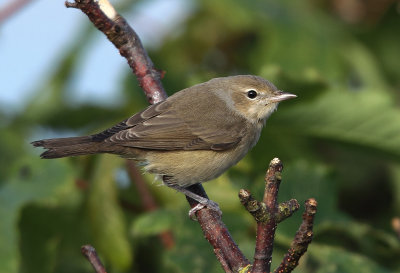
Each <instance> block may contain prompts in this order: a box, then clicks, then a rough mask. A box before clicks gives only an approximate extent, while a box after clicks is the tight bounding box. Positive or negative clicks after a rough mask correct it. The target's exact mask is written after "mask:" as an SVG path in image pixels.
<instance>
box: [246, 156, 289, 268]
mask: <svg viewBox="0 0 400 273" xmlns="http://www.w3.org/2000/svg"><path fill="white" fill-rule="evenodd" d="M282 169H283V165H282V162H281V161H280V160H279V159H278V158H274V159H272V160H271V163H270V164H269V168H268V171H267V174H266V176H265V182H266V184H265V191H264V198H263V202H264V203H265V205H266V210H267V212H268V213H269V214H270V215H272V216H275V215H276V214H277V212H278V207H277V197H278V189H279V185H280V182H281V172H282ZM276 225H277V221H276V219H275V217H268V219H267V220H266V221H265V222H264V221H260V222H257V240H256V248H255V252H254V263H253V268H252V272H253V273H256V272H257V273H258V272H269V271H270V268H271V260H272V247H273V243H274V238H275V230H276Z"/></svg>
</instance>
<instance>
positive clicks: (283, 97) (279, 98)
mask: <svg viewBox="0 0 400 273" xmlns="http://www.w3.org/2000/svg"><path fill="white" fill-rule="evenodd" d="M294 98H297V96H296V95H294V94H290V93H286V92H282V91H278V92H275V94H274V96H273V97H270V98H269V101H270V102H280V101H283V100H288V99H294Z"/></svg>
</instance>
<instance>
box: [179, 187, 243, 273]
mask: <svg viewBox="0 0 400 273" xmlns="http://www.w3.org/2000/svg"><path fill="white" fill-rule="evenodd" d="M187 189H189V190H190V191H192V192H194V193H196V194H198V195H201V196H203V197H206V198H208V196H207V194H206V192H205V191H204V189H203V187H197V185H193V186H190V187H188V188H187ZM186 199H187V200H188V202H189V204H190V206H191V207H192V208H193V207H195V206H196V205H197V204H198V203H197V201H195V200H193V199H191V198H190V197H186ZM196 217H197V220H198V222H199V224H200V226H201V229H202V230H203V233H204V237H205V238H206V239H207V240H208V242H209V243H210V244H211V245H212V246H213V248H214V253H215V255H216V256H217V259H218V260H219V262H220V263H221V265H222V267H223V269H224V270H225V272H238V271H241V270H243V269H244V268H246V267H248V266H249V265H250V262H249V261H248V260H247V259H246V257H245V256H244V255H243V253H242V252H241V251H240V249H239V247H238V246H237V245H236V243H235V241H234V240H233V239H232V236H231V235H230V233H229V231H228V229H227V227H226V226H225V224H224V222H222V219H221V216H220V215H219V214H218V212H216V211H215V210H212V209H208V208H207V207H206V208H203V209H201V210H198V211H196Z"/></svg>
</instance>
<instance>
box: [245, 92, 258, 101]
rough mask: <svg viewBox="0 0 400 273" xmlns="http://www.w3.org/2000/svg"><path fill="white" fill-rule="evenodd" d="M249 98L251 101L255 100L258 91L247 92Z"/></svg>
mask: <svg viewBox="0 0 400 273" xmlns="http://www.w3.org/2000/svg"><path fill="white" fill-rule="evenodd" d="M247 97H248V98H249V99H255V98H256V97H257V91H255V90H249V91H247Z"/></svg>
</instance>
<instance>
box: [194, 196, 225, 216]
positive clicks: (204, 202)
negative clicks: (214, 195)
mask: <svg viewBox="0 0 400 273" xmlns="http://www.w3.org/2000/svg"><path fill="white" fill-rule="evenodd" d="M200 197H201V196H200ZM202 198H203V197H202ZM204 199H205V200H202V201H201V202H200V201H199V203H198V204H197V205H196V206H194V207H193V208H191V209H190V210H189V217H190V219H192V220H193V221H197V217H196V212H198V211H199V210H201V209H203V208H205V207H207V208H209V209H211V210H213V211H215V212H216V213H218V216H219V217H221V216H222V211H221V209H220V208H219V206H218V204H217V203H216V202H214V201H212V200H210V199H207V198H204ZM196 201H198V200H196Z"/></svg>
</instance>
